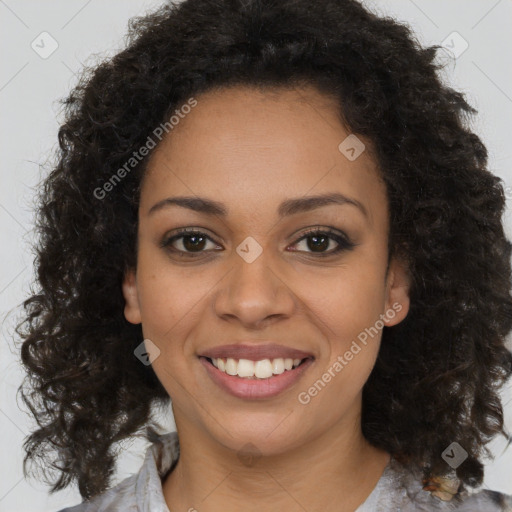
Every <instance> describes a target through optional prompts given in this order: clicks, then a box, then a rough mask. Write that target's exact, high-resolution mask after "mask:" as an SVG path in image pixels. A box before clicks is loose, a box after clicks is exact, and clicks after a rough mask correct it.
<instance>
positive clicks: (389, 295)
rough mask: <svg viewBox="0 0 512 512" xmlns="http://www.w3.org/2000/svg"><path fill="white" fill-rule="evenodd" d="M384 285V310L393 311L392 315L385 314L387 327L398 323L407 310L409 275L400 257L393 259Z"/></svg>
mask: <svg viewBox="0 0 512 512" xmlns="http://www.w3.org/2000/svg"><path fill="white" fill-rule="evenodd" d="M387 281H388V282H387V287H386V312H387V311H393V312H394V315H393V316H392V318H391V315H387V314H386V315H385V319H384V322H385V324H386V326H387V327H392V326H393V325H397V324H399V323H400V322H401V321H402V320H403V319H404V318H405V317H406V316H407V313H408V312H409V306H410V296H409V292H410V287H411V277H410V274H409V268H408V265H407V264H406V263H405V261H404V260H402V259H395V258H394V259H393V260H392V262H391V264H390V268H389V272H388V280H387Z"/></svg>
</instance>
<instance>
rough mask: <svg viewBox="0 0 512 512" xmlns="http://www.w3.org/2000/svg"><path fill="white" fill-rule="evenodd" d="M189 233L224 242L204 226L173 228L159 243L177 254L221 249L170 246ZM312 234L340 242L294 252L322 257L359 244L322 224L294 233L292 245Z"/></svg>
mask: <svg viewBox="0 0 512 512" xmlns="http://www.w3.org/2000/svg"><path fill="white" fill-rule="evenodd" d="M187 234H188V235H200V236H202V237H204V238H206V239H207V240H209V241H210V242H212V243H214V244H216V245H217V246H222V244H220V243H219V242H217V241H216V240H215V238H214V237H212V236H211V235H210V234H209V233H208V230H206V229H205V228H202V227H187V228H177V229H176V230H173V231H171V232H170V233H168V234H166V235H165V236H164V238H163V239H162V241H161V242H160V244H159V245H160V247H161V248H163V249H168V250H169V251H172V252H174V253H175V254H179V255H182V256H186V257H194V256H199V255H206V254H209V253H211V252H213V251H219V249H214V250H213V251H212V250H211V249H210V250H201V251H197V252H194V251H189V252H187V251H182V250H179V249H175V248H170V246H171V243H172V242H173V241H174V240H179V239H181V238H184V237H185V236H187ZM312 235H324V236H327V238H329V239H331V240H334V241H335V242H336V243H337V244H338V246H337V247H336V248H335V249H331V250H330V251H328V252H324V253H322V252H319V253H315V252H314V251H313V252H309V251H292V252H297V253H301V254H302V253H304V254H308V255H313V256H315V257H320V258H321V257H328V256H332V255H335V254H338V253H340V252H342V251H347V250H351V249H353V248H354V247H355V246H356V245H358V244H356V243H354V242H352V240H351V238H350V237H349V236H348V235H347V234H345V233H344V232H343V231H341V230H338V229H335V228H331V227H322V226H312V227H309V228H306V230H305V231H303V232H302V233H301V234H300V235H296V234H294V235H293V236H294V239H293V242H292V244H291V245H292V246H293V245H297V244H298V243H300V242H301V241H303V240H304V239H306V238H308V236H312ZM287 247H290V245H287Z"/></svg>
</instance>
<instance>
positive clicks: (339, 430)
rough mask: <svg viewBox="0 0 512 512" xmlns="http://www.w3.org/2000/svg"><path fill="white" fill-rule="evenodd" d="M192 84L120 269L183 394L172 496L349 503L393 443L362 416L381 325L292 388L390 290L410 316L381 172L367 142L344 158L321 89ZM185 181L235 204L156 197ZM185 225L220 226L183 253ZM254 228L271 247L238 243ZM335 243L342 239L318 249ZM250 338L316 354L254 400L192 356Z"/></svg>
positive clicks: (204, 502) (347, 339)
mask: <svg viewBox="0 0 512 512" xmlns="http://www.w3.org/2000/svg"><path fill="white" fill-rule="evenodd" d="M197 100H198V105H197V106H196V107H195V108H194V109H193V110H192V112H191V113H190V114H188V115H187V117H186V118H185V119H183V120H181V121H180V123H179V125H178V126H176V127H175V128H174V130H173V131H172V132H171V134H170V135H169V136H167V138H166V139H164V140H163V142H162V143H161V145H160V146H159V147H158V148H157V149H156V150H155V152H154V153H153V155H152V157H151V160H150V162H149V164H148V168H147V173H146V176H145V178H144V181H143V183H142V188H141V196H140V208H139V227H138V255H137V256H138V260H137V268H136V270H135V271H132V272H128V273H127V274H126V276H125V279H124V282H123V294H124V297H125V300H126V307H125V317H126V319H127V320H128V321H129V322H131V323H133V324H138V323H142V327H143V333H144V338H146V339H147V338H149V339H150V340H151V341H152V342H153V343H154V344H155V345H156V346H158V348H159V350H160V355H159V357H157V358H156V360H155V361H154V362H153V368H154V370H155V373H156V374H157V376H158V378H159V380H160V381H161V382H162V385H163V386H164V387H165V389H166V390H167V391H168V393H169V395H170V396H171V398H172V403H173V412H174V416H175V420H176V425H177V428H178V434H179V437H180V448H181V455H180V459H179V462H178V464H177V466H176V468H175V470H174V471H173V472H172V473H171V474H170V475H169V477H168V478H167V479H166V480H165V481H164V483H163V489H164V496H165V499H166V501H167V503H168V506H169V508H170V510H173V512H174V511H181V510H188V509H189V508H190V507H195V508H196V509H197V510H201V511H220V510H242V509H243V510H267V511H274V510H276V511H277V510H283V507H285V509H286V510H292V511H294V510H303V509H306V510H310V511H314V510H323V511H330V510H337V511H339V510H346V511H350V510H354V509H355V508H356V507H357V506H358V505H359V504H360V503H362V502H363V501H364V500H365V499H366V497H367V496H368V494H369V493H370V492H371V490H372V489H373V487H374V486H375V484H376V482H377V481H378V479H379V477H380V476H381V474H382V471H383V469H384V467H385V465H386V464H387V462H388V459H389V454H388V453H386V452H385V451H383V450H380V449H377V448H374V447H372V446H371V445H370V444H369V443H368V442H367V441H366V440H365V439H364V437H363V435H362V433H361V424H360V421H361V418H360V415H361V396H362V388H363V385H364V383H365V382H366V380H367V378H368V376H369V375H370V372H371V370H372V368H373V365H374V363H375V360H376V357H377V354H378V350H379V345H380V333H379V335H378V336H375V337H374V338H373V339H372V340H371V341H370V342H369V343H368V344H367V345H366V346H364V347H363V348H362V350H361V351H360V352H359V353H358V354H357V355H355V356H354V358H353V360H352V361H350V362H349V364H347V366H346V367H345V368H344V369H343V370H342V371H341V372H339V373H337V374H336V377H335V378H333V379H332V380H331V382H330V383H329V384H328V385H327V386H326V387H325V388H324V389H323V390H322V391H321V392H320V393H319V394H318V395H317V396H316V397H314V398H313V399H312V400H311V402H310V403H309V404H307V405H303V404H301V403H299V401H298V400H297V395H298V393H299V392H301V391H304V390H307V389H308V388H309V387H310V386H311V385H312V384H313V383H314V382H315V381H316V380H317V379H319V378H321V376H322V374H324V373H325V372H326V371H327V370H328V369H329V368H330V367H332V366H333V364H334V362H335V361H336V359H337V357H338V356H339V355H343V354H344V353H345V352H346V351H347V350H348V349H349V348H350V346H351V343H352V341H353V340H355V339H357V336H358V334H359V333H361V332H362V331H364V330H365V328H369V327H371V326H373V325H374V324H375V322H376V321H377V320H378V319H379V318H380V315H382V314H384V313H385V312H386V311H388V310H389V309H390V308H392V306H393V304H395V305H396V304H397V303H398V304H400V305H401V310H400V311H399V312H397V313H396V314H395V315H394V318H393V319H385V324H386V325H388V326H392V325H396V324H397V323H399V322H400V321H401V320H403V318H405V316H406V315H407V312H408V309H409V296H408V294H409V285H410V281H409V278H408V273H407V269H406V268H405V265H404V264H402V263H401V262H400V261H398V260H395V259H393V260H392V261H391V262H390V266H389V270H388V272H386V269H387V264H388V259H387V255H388V232H389V220H388V202H387V197H386V189H385V186H384V185H383V183H382V182H381V181H380V179H379V174H378V169H377V167H376V164H375V162H374V160H373V158H372V157H371V156H370V154H369V151H364V152H363V153H362V154H361V155H360V156H359V157H358V158H357V159H356V160H354V161H349V160H348V159H347V158H346V157H345V156H344V155H343V154H342V153H341V152H340V151H339V150H338V145H339V144H340V143H341V142H342V141H343V140H344V139H345V138H346V137H347V136H348V135H349V134H350V132H349V131H347V130H346V129H345V128H344V127H343V126H342V124H341V123H340V121H339V119H338V116H337V113H336V108H335V107H334V104H333V103H331V102H330V100H329V99H328V98H327V97H324V96H323V95H322V94H320V93H319V92H317V91H316V90H315V89H313V88H302V89H300V90H293V89H283V90H279V91H273V92H272V93H271V92H267V93H265V92H262V91H258V90H256V89H250V88H247V87H235V88H230V89H224V90H220V91H211V92H208V93H205V94H203V95H200V96H198V97H197ZM249 116H250V118H251V123H247V119H248V118H249ZM365 143H366V141H365ZM367 147H368V146H367ZM333 192H337V193H340V194H343V195H345V196H348V197H350V198H353V199H355V200H357V201H358V202H360V203H361V204H362V205H363V207H364V209H365V210H366V214H365V213H363V212H362V211H361V209H359V208H358V207H356V206H354V205H351V204H344V205H339V204H335V205H332V204H331V205H328V206H322V207H320V208H316V209H314V210H311V211H307V212H301V213H297V214H294V215H291V216H288V217H284V218H282V219H281V218H279V216H278V214H277V209H278V207H279V205H280V204H281V202H282V201H284V200H287V199H291V198H299V197H303V196H310V195H317V194H326V193H333ZM173 196H200V197H204V198H209V199H213V200H215V201H218V202H221V203H223V204H224V206H225V208H226V209H227V211H228V213H227V215H226V216H225V217H222V216H219V215H207V214H204V213H198V212H194V211H192V210H189V209H186V208H183V207H180V206H176V205H172V206H168V207H164V208H161V209H159V210H157V211H154V212H153V213H150V212H149V211H150V209H151V207H152V206H153V205H155V204H156V203H158V202H159V201H162V200H163V199H165V198H168V197H173ZM311 227H319V228H322V229H324V230H325V229H327V228H329V227H330V228H332V229H333V230H335V231H338V232H339V231H341V232H342V233H345V234H346V236H348V238H349V239H350V240H351V241H352V242H353V243H354V244H355V246H354V247H353V248H352V249H346V250H342V251H341V252H339V253H337V254H333V255H329V256H327V257H321V256H319V255H318V253H315V252H313V251H312V250H311V248H310V247H308V244H307V240H308V239H304V238H302V237H303V236H304V234H305V232H306V231H307V229H308V228H311ZM179 228H197V229H198V230H200V231H202V232H205V234H206V235H208V236H209V237H210V238H211V241H207V245H206V246H203V247H204V249H203V252H202V253H197V252H196V253H194V254H193V256H192V257H183V256H181V257H180V256H179V254H178V252H177V250H178V249H181V250H184V246H183V244H182V242H183V241H184V240H183V239H179V240H176V241H175V242H174V243H173V246H174V248H175V251H174V252H172V251H171V250H170V248H169V247H167V248H166V247H161V242H162V240H165V239H168V238H169V235H170V234H174V233H175V232H177V231H178V230H179ZM248 236H251V237H253V238H254V239H255V240H257V242H258V243H259V244H260V245H261V247H262V249H263V252H262V254H261V255H260V256H259V257H258V258H257V259H256V260H255V261H254V262H252V263H247V262H246V261H244V259H242V258H241V257H240V256H239V254H238V253H237V252H236V248H237V246H239V244H240V243H241V242H242V241H244V239H245V238H246V237H248ZM301 238H302V240H300V239H301ZM336 246H337V242H336V241H335V240H331V241H330V242H329V247H328V248H327V249H324V251H330V250H331V249H334V248H335V247H336ZM215 249H218V250H215ZM242 341H245V342H247V343H254V344H258V342H260V343H261V342H263V341H272V342H275V343H279V344H282V345H286V346H290V347H294V348H298V349H301V350H304V351H307V352H311V353H312V354H313V355H314V357H315V361H314V363H313V365H312V366H311V367H310V368H309V369H308V370H307V372H306V373H305V374H304V375H303V376H302V378H301V379H300V380H299V381H298V382H296V383H295V384H294V385H293V386H292V388H290V389H288V390H286V391H285V392H283V393H281V394H280V395H278V396H276V397H274V398H269V399H259V400H243V399H240V398H236V397H233V396H231V395H228V394H227V393H225V392H224V391H222V390H221V389H220V388H218V387H217V386H216V385H215V384H213V383H212V381H211V379H210V377H209V376H208V374H207V373H206V371H205V369H204V368H203V366H202V364H201V363H200V361H199V359H198V354H200V353H201V351H202V350H205V349H206V348H210V347H214V346H217V345H224V344H228V343H240V342H242ZM248 443H251V444H252V445H254V446H255V447H256V448H255V449H254V450H255V451H256V452H257V454H258V455H257V457H256V458H255V459H254V461H253V462H252V463H251V464H247V463H245V464H244V463H242V461H241V459H240V458H239V456H238V455H240V453H241V452H244V450H245V449H246V448H244V447H246V445H248ZM311 468H314V469H315V470H314V471H311ZM311 489H321V492H315V493H312V492H311Z"/></svg>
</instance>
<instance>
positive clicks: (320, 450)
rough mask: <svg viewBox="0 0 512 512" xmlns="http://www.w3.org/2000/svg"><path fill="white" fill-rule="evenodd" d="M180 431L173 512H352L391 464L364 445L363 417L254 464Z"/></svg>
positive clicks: (167, 489) (171, 489)
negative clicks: (239, 511) (234, 511)
mask: <svg viewBox="0 0 512 512" xmlns="http://www.w3.org/2000/svg"><path fill="white" fill-rule="evenodd" d="M175 417H176V418H178V415H176V413H175ZM176 424H177V427H178V428H177V430H178V435H179V439H180V458H179V460H178V463H177V464H176V467H175V468H174V470H173V471H172V472H171V473H170V474H169V475H168V476H167V478H166V479H165V481H164V482H163V485H162V488H163V494H164V498H165V500H166V502H167V505H168V507H169V510H170V511H171V512H181V511H183V512H187V511H193V510H194V509H195V510H197V511H200V512H221V511H222V512H225V511H232V510H247V511H260V510H265V511H268V512H282V511H283V510H286V511H290V512H304V510H307V511H311V512H315V511H322V512H331V511H333V512H334V511H336V512H353V511H354V510H356V509H357V507H358V506H359V505H360V504H361V503H363V502H364V501H365V499H366V498H367V497H368V496H369V494H370V493H371V492H372V490H373V489H374V487H375V485H376V484H377V482H378V480H379V478H380V477H381V476H382V473H383V471H384V468H385V467H386V465H387V463H388V462H389V454H388V453H387V452H385V451H383V450H380V449H378V448H375V447H373V446H371V445H370V444H369V443H368V442H367V441H366V440H365V438H364V437H363V435H362V432H361V428H360V416H357V417H356V418H352V419H351V420H349V421H345V422H344V424H343V425H341V424H339V425H334V426H333V427H332V428H331V429H330V430H328V431H327V432H324V434H323V435H322V436H321V437H316V438H314V439H311V440H306V441H305V442H304V444H303V445H302V446H301V447H300V448H298V449H294V450H290V451H289V452H284V453H281V454H278V455H269V456H259V455H255V456H254V457H251V456H250V455H249V454H245V455H241V454H240V453H237V452H235V451H233V450H231V449H229V448H226V447H225V446H223V445H221V444H220V443H218V442H216V441H215V440H214V439H212V438H211V437H210V436H209V435H208V434H207V433H205V432H204V431H203V430H200V429H197V428H194V425H193V424H188V423H187V424H186V426H185V425H183V426H182V428H181V429H180V424H179V421H178V420H177V421H176ZM349 425H352V427H351V428H349V427H348V426H349Z"/></svg>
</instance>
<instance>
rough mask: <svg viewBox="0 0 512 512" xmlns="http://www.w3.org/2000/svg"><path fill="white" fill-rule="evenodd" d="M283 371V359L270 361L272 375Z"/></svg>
mask: <svg viewBox="0 0 512 512" xmlns="http://www.w3.org/2000/svg"><path fill="white" fill-rule="evenodd" d="M283 372H284V359H282V358H279V359H274V360H273V361H272V373H273V374H274V375H280V374H281V373H283Z"/></svg>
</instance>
